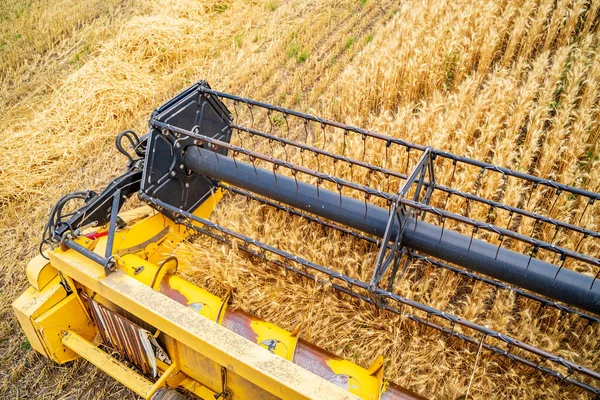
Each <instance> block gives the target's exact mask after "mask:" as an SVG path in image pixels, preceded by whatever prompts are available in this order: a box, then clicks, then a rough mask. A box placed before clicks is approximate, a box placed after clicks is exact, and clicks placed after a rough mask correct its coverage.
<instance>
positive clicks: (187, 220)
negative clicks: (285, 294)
mask: <svg viewBox="0 0 600 400" xmlns="http://www.w3.org/2000/svg"><path fill="white" fill-rule="evenodd" d="M140 198H141V199H142V200H144V201H146V202H148V203H149V204H151V205H152V206H153V207H155V208H157V209H158V210H167V211H169V212H170V213H172V215H174V216H175V217H176V222H178V223H180V224H183V225H185V226H186V227H187V228H189V229H193V230H195V231H197V232H199V233H201V234H205V235H207V236H209V237H211V238H213V239H216V240H219V241H220V242H223V243H225V244H228V245H230V246H232V245H233V241H234V240H240V241H242V242H243V244H241V245H237V246H235V247H237V248H239V249H242V250H244V251H246V252H248V253H249V254H251V255H252V256H256V257H258V258H261V259H263V260H265V261H266V262H270V263H273V264H275V265H278V266H281V267H283V268H284V270H286V271H292V272H295V273H297V274H298V275H300V276H301V277H306V278H308V279H311V280H314V281H316V282H319V283H323V284H326V285H329V286H330V287H332V288H333V289H334V290H337V291H340V292H342V293H345V294H348V295H351V296H353V297H355V298H358V299H360V300H362V301H365V302H367V303H369V304H372V305H374V306H378V307H381V308H383V309H384V310H387V311H391V312H394V313H396V314H399V315H402V316H405V317H407V318H409V319H410V320H412V321H415V322H417V323H420V324H422V325H424V326H427V327H430V328H434V329H436V330H439V331H441V332H444V333H446V334H448V335H450V336H453V337H457V338H459V339H461V340H464V341H466V342H468V343H471V344H474V345H478V344H479V343H480V339H477V338H474V337H473V336H469V335H466V334H464V333H461V332H457V331H455V328H454V326H455V325H460V326H463V327H465V328H468V329H471V330H474V331H477V332H479V333H481V334H483V335H484V337H490V338H492V339H496V340H498V341H500V342H503V343H505V344H506V345H507V346H508V348H510V347H511V346H512V347H516V348H519V349H521V350H523V351H525V352H527V353H530V354H532V355H535V356H538V357H540V360H539V361H534V360H531V359H529V358H525V357H522V356H519V355H517V354H514V353H512V352H510V351H509V350H508V349H502V348H500V347H497V346H494V345H491V344H489V343H485V342H483V344H482V346H483V347H484V348H486V349H487V350H490V351H493V352H494V353H496V354H498V355H501V356H505V357H508V358H509V359H511V360H513V361H517V362H520V363H522V364H525V365H527V366H529V367H532V368H535V369H537V370H539V371H542V372H544V373H546V374H549V375H551V376H553V377H555V378H557V379H560V380H562V381H564V382H568V383H570V384H573V385H575V386H578V387H580V388H582V389H585V390H587V391H590V392H592V393H594V394H596V395H600V389H598V388H596V387H594V386H591V385H589V384H587V383H584V382H581V381H579V380H577V379H575V378H573V377H571V374H572V373H573V372H575V371H576V372H578V373H581V374H583V375H587V376H589V377H591V378H594V379H596V380H600V373H598V372H596V371H593V370H590V369H589V368H586V367H583V366H581V365H579V364H576V363H573V362H570V361H567V360H565V359H563V358H562V357H559V356H556V355H554V354H552V353H549V352H547V351H544V350H542V349H539V348H537V347H535V346H531V345H529V344H527V343H523V342H521V341H519V340H516V339H513V338H511V337H509V336H507V335H503V334H501V333H499V332H496V331H494V330H492V329H489V328H486V327H484V326H481V325H478V324H475V323H473V322H470V321H467V320H465V319H462V318H459V317H456V316H454V315H452V314H448V313H445V312H443V311H440V310H438V309H436V308H434V307H430V306H427V305H424V304H422V303H419V302H417V301H414V300H411V299H408V298H405V297H403V296H399V295H397V294H394V293H391V292H388V291H386V290H383V289H380V288H372V287H371V286H370V285H369V284H368V283H365V282H362V281H360V280H357V279H354V278H352V277H349V276H346V275H343V274H341V273H339V272H337V271H333V270H331V269H328V268H326V267H323V266H321V265H318V264H315V263H313V262H311V261H308V260H305V259H303V258H301V257H298V256H295V255H293V254H290V253H287V252H285V251H282V250H280V249H278V248H276V247H273V246H270V245H267V244H265V243H262V242H260V241H257V240H256V239H253V238H250V237H248V236H245V235H242V234H240V233H238V232H235V231H233V230H231V229H228V228H226V227H223V226H221V225H219V224H216V223H214V222H212V221H210V220H207V219H204V218H201V217H198V216H195V215H193V214H192V213H190V212H187V211H185V210H182V209H178V208H176V207H173V206H171V205H170V204H168V203H166V202H164V201H161V200H159V199H156V198H153V197H151V196H148V195H147V194H145V193H140ZM197 224H200V225H202V226H198V225H197ZM213 231H216V232H218V233H215V232H213ZM253 247H256V248H257V250H252V248H253ZM267 253H269V254H273V255H275V256H276V257H279V258H280V259H283V260H284V261H281V260H277V259H275V260H274V259H270V258H269V257H268V256H267ZM292 263H296V264H298V265H299V266H300V267H299V268H297V267H294V266H292V265H291V264H292ZM320 275H324V276H326V277H327V278H326V279H324V278H320ZM356 289H358V291H357V290H356ZM361 292H362V293H361ZM383 299H387V300H392V301H394V302H395V303H396V304H397V306H396V307H393V306H390V305H388V304H386V303H383V302H381V300H383ZM403 305H406V306H408V307H411V308H413V309H415V310H419V311H422V312H425V313H426V314H427V316H428V317H427V319H423V318H421V317H419V316H418V315H415V314H413V313H411V312H406V311H403V309H402V308H403V307H402V306H403ZM432 316H433V317H437V318H440V319H441V320H442V321H447V322H448V323H450V325H451V327H446V326H443V325H440V324H437V323H435V322H432V321H431V320H430V318H431V317H432ZM545 361H550V362H553V363H556V364H557V365H560V366H562V367H565V368H567V369H568V371H569V373H568V375H564V374H562V373H561V372H558V371H555V370H552V369H550V368H548V367H545V366H543V365H541V364H542V363H543V362H545Z"/></svg>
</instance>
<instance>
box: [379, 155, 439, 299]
mask: <svg viewBox="0 0 600 400" xmlns="http://www.w3.org/2000/svg"><path fill="white" fill-rule="evenodd" d="M433 160H434V156H433V153H432V149H431V148H430V147H427V148H426V149H425V151H424V152H423V155H422V156H421V159H420V160H419V162H418V163H417V165H416V166H415V168H414V169H413V171H412V172H411V174H410V175H409V176H408V178H407V179H406V182H405V183H404V185H403V186H402V187H401V188H400V190H399V191H398V194H397V196H396V199H395V201H394V202H393V204H392V205H391V206H390V213H389V218H388V221H387V225H386V228H385V234H384V235H383V238H382V239H381V244H380V247H379V253H378V255H377V260H376V261H375V268H374V270H373V275H372V277H371V281H370V282H369V294H370V297H371V299H372V300H373V301H374V302H375V303H376V304H377V305H379V306H382V305H383V304H384V303H385V299H382V298H380V296H378V295H376V294H375V292H376V289H377V288H379V283H380V282H381V279H382V278H383V277H384V275H385V274H386V272H387V271H388V269H389V268H390V266H391V267H392V270H391V274H390V277H389V280H388V286H387V287H388V288H387V290H388V291H389V290H391V288H392V286H393V284H394V281H395V279H396V275H397V273H398V265H399V262H400V260H401V259H402V257H403V256H404V255H405V254H408V258H407V260H406V262H405V265H404V267H403V272H404V271H405V270H406V268H407V267H408V264H409V263H410V261H411V260H412V255H413V253H412V250H410V249H407V248H406V247H405V246H403V245H402V235H403V233H404V229H405V228H406V224H405V222H406V219H407V218H408V217H413V215H412V214H413V213H414V212H411V210H410V209H408V208H407V207H406V206H405V205H404V204H403V203H402V200H403V199H404V198H405V197H406V196H407V195H408V193H409V192H410V189H411V187H412V185H413V184H414V183H415V182H416V184H417V187H416V189H415V192H414V195H413V196H412V197H413V200H414V201H416V202H421V203H424V204H429V201H430V199H431V194H432V193H433V188H434V186H435V178H434V173H433ZM426 177H427V178H428V181H425V178H426ZM423 186H427V189H426V191H425V194H424V195H423V198H421V199H420V196H421V192H422V189H423ZM422 218H425V215H424V214H423V216H422ZM394 225H397V226H398V229H397V232H398V233H397V235H396V237H395V238H392V237H391V236H392V231H393V230H394V229H393V228H394ZM392 240H393V244H392V246H390V245H389V243H390V242H391V241H392Z"/></svg>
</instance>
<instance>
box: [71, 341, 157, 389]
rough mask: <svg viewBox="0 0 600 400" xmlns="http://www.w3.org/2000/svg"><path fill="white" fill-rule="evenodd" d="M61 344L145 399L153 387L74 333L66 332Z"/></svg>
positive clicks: (147, 381) (150, 383) (144, 379)
mask: <svg viewBox="0 0 600 400" xmlns="http://www.w3.org/2000/svg"><path fill="white" fill-rule="evenodd" d="M62 344H63V345H64V346H65V347H67V348H69V350H70V351H72V352H74V353H76V354H78V355H80V356H81V357H83V358H85V359H86V360H88V361H90V362H91V363H92V364H94V365H95V366H96V367H98V368H100V369H101V370H102V371H104V372H106V373H107V374H108V375H110V376H112V377H113V378H114V379H116V380H117V381H119V382H121V383H122V384H123V385H125V386H127V387H128V388H129V389H131V390H133V391H134V392H135V393H137V394H139V395H140V396H142V397H146V395H147V394H148V393H149V392H150V390H151V389H152V387H153V385H154V383H152V382H150V381H149V380H147V379H146V378H144V377H143V376H142V375H140V374H138V373H137V372H135V371H134V370H132V369H130V368H128V367H126V366H125V365H123V364H122V363H120V362H119V361H117V360H115V359H114V358H113V357H111V356H110V355H108V354H106V353H105V352H104V351H102V350H100V349H99V348H98V347H96V346H94V345H93V344H92V343H90V342H89V341H87V340H86V339H85V338H83V337H82V336H80V335H78V334H77V333H75V332H72V331H68V332H67V333H66V334H65V335H64V336H63V337H62Z"/></svg>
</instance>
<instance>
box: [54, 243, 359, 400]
mask: <svg viewBox="0 0 600 400" xmlns="http://www.w3.org/2000/svg"><path fill="white" fill-rule="evenodd" d="M50 257H51V260H52V265H54V266H55V267H56V268H58V269H59V270H60V271H62V272H63V273H65V274H67V275H69V276H71V277H72V278H73V279H75V280H76V281H78V282H80V283H81V284H83V285H85V286H87V287H89V288H91V289H92V290H94V291H96V292H98V293H99V294H101V295H102V296H104V297H106V298H109V299H110V300H111V301H112V302H114V303H115V304H116V305H118V306H119V307H122V308H123V309H125V310H126V311H128V312H130V313H132V314H134V315H136V316H138V317H139V318H142V319H143V320H144V321H146V322H148V323H149V324H151V325H153V326H154V327H155V328H157V329H160V330H161V331H162V332H164V333H165V334H166V335H168V336H171V337H174V338H177V340H178V341H179V342H180V343H182V344H183V345H186V346H188V347H190V348H192V349H193V350H194V351H196V352H198V353H200V354H202V355H204V356H206V357H208V358H210V359H211V360H212V361H214V362H216V363H217V364H219V365H223V366H225V367H226V368H227V370H228V371H231V372H232V373H234V374H236V375H238V376H240V377H241V378H244V379H246V380H248V381H250V382H253V383H254V384H256V385H257V386H259V387H261V388H263V389H265V390H267V391H268V392H270V393H272V394H274V395H276V396H278V397H281V398H284V399H324V398H327V399H356V397H355V396H354V395H352V394H351V393H349V392H347V391H345V390H343V389H342V388H339V387H337V386H335V385H333V384H331V383H329V382H327V381H326V380H324V379H321V378H319V377H317V376H315V375H314V374H312V373H310V372H308V371H306V370H304V369H302V368H301V367H299V366H297V365H294V364H292V363H291V362H289V361H287V360H285V359H283V358H281V357H279V356H277V355H275V354H272V353H270V352H269V351H267V350H265V349H263V348H261V347H260V346H256V345H252V344H251V343H250V342H248V341H247V340H246V339H244V338H242V337H240V336H238V335H237V334H235V333H234V332H231V331H229V330H227V329H226V328H224V327H222V326H220V325H218V324H216V323H215V322H212V321H210V320H209V319H207V318H204V317H202V316H201V315H199V314H197V313H196V312H194V311H193V310H191V309H189V308H187V307H183V306H182V305H180V304H178V303H177V302H175V301H174V300H171V299H169V298H167V297H166V296H164V295H162V294H160V293H157V292H155V291H154V290H152V289H151V288H149V287H147V286H145V285H144V284H142V283H140V282H138V281H136V280H135V279H133V278H131V277H130V276H127V275H126V274H125V273H123V272H122V271H116V272H113V273H112V274H110V275H109V276H108V277H106V278H104V279H98V278H97V276H98V269H102V267H101V266H99V265H97V264H95V263H94V262H92V261H90V260H89V259H87V258H85V256H83V255H81V254H79V253H76V252H74V251H67V252H62V251H60V250H55V251H53V252H51V254H50ZM211 389H212V390H215V391H220V388H218V387H217V388H215V387H211ZM239 396H241V397H244V395H243V393H242V394H239ZM239 396H238V398H239Z"/></svg>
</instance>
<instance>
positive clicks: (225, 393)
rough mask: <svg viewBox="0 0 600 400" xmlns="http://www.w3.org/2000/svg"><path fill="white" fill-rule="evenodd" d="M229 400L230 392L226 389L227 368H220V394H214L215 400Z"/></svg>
mask: <svg viewBox="0 0 600 400" xmlns="http://www.w3.org/2000/svg"><path fill="white" fill-rule="evenodd" d="M219 399H223V400H230V399H231V392H230V391H229V389H228V388H227V368H225V367H221V393H217V394H215V400H219Z"/></svg>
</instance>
